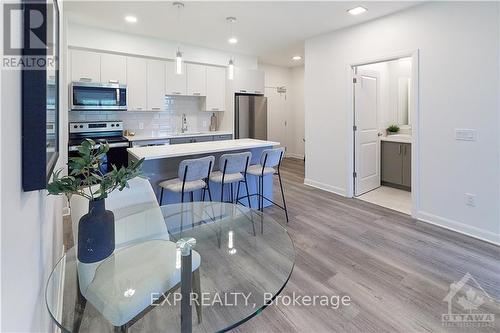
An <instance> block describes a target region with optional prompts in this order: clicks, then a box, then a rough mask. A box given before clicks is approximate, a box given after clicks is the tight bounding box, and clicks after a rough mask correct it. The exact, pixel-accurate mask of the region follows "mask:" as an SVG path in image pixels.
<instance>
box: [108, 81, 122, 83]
mask: <svg viewBox="0 0 500 333" xmlns="http://www.w3.org/2000/svg"><path fill="white" fill-rule="evenodd" d="M118 82H120V81H118V80H109V83H118Z"/></svg>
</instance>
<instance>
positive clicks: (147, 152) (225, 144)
mask: <svg viewBox="0 0 500 333" xmlns="http://www.w3.org/2000/svg"><path fill="white" fill-rule="evenodd" d="M279 144H280V143H279V142H274V141H263V140H255V139H237V140H224V141H208V142H196V143H183V144H179V145H167V146H149V147H137V148H128V149H127V151H128V153H129V154H131V155H132V156H133V157H134V158H136V159H141V158H144V159H146V160H154V159H160V158H171V157H179V156H190V155H199V154H210V153H218V152H225V151H233V150H244V149H252V148H262V147H270V146H279Z"/></svg>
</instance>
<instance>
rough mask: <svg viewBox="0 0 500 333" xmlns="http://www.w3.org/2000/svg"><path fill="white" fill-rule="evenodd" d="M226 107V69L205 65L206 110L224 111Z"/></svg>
mask: <svg viewBox="0 0 500 333" xmlns="http://www.w3.org/2000/svg"><path fill="white" fill-rule="evenodd" d="M225 109H226V69H225V68H222V67H214V66H207V98H206V101H205V110H206V111H224V110H225Z"/></svg>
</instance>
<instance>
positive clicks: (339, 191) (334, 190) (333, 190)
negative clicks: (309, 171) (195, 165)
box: [304, 178, 347, 197]
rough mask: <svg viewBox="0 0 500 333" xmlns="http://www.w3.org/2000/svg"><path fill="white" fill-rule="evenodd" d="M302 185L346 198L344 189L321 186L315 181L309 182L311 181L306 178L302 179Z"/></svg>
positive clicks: (321, 184)
mask: <svg viewBox="0 0 500 333" xmlns="http://www.w3.org/2000/svg"><path fill="white" fill-rule="evenodd" d="M304 185H307V186H311V187H314V188H317V189H320V190H323V191H327V192H331V193H335V194H338V195H341V196H344V197H345V196H347V191H346V189H345V188H340V187H337V186H332V185H327V184H323V183H320V182H317V181H315V180H311V179H307V178H306V179H304Z"/></svg>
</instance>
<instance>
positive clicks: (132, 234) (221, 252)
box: [46, 202, 295, 332]
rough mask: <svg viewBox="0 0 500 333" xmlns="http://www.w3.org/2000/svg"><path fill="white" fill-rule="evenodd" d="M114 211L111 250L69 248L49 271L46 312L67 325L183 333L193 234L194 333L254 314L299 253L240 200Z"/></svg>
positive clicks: (277, 229) (267, 220) (275, 226)
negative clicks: (90, 260)
mask: <svg viewBox="0 0 500 333" xmlns="http://www.w3.org/2000/svg"><path fill="white" fill-rule="evenodd" d="M114 214H115V238H116V249H115V251H114V253H113V254H112V255H111V256H109V257H108V258H106V259H104V260H103V261H100V262H97V263H94V264H83V263H80V262H78V260H77V258H76V249H75V248H71V249H70V250H68V251H67V253H66V254H65V256H64V257H63V258H61V260H60V261H59V262H58V263H57V265H56V266H55V267H54V269H53V271H52V273H51V275H50V277H49V280H48V283H47V289H46V301H47V308H48V310H49V312H50V314H51V316H52V318H53V319H54V320H55V322H56V323H57V324H58V326H59V327H61V328H62V329H63V330H64V331H68V332H76V331H80V332H111V331H116V330H117V329H118V330H120V329H121V330H122V331H123V330H127V329H129V330H130V331H137V332H158V331H165V332H180V331H181V316H180V314H181V301H180V298H181V294H180V280H181V274H180V273H181V254H180V251H179V249H178V248H177V246H176V242H177V241H179V240H180V239H189V238H194V239H195V240H196V245H195V246H194V248H193V252H192V281H193V282H192V285H193V288H192V293H191V295H190V301H191V305H192V331H193V332H218V331H226V330H229V329H231V328H234V327H236V326H238V325H240V324H241V323H243V322H245V321H246V320H248V319H250V318H252V317H253V316H254V315H256V314H258V313H260V311H262V309H263V308H265V307H266V306H267V305H268V304H270V303H271V302H272V300H273V299H274V297H276V296H277V295H278V294H279V293H280V291H281V290H282V289H283V288H284V286H285V285H286V283H287V282H288V279H289V277H290V275H291V272H292V270H293V266H294V261H295V251H294V247H293V243H292V241H291V239H290V237H289V235H288V233H287V231H286V229H285V228H284V227H283V226H282V225H281V224H280V223H278V222H277V221H275V220H274V219H273V218H271V217H270V216H269V215H267V214H263V213H261V212H259V211H256V210H251V209H248V208H247V207H244V206H241V205H234V204H231V203H220V202H194V203H184V204H173V205H166V206H162V207H154V206H153V207H151V206H150V207H127V209H122V210H120V211H114ZM187 267H188V266H187ZM188 273H189V271H188Z"/></svg>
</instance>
